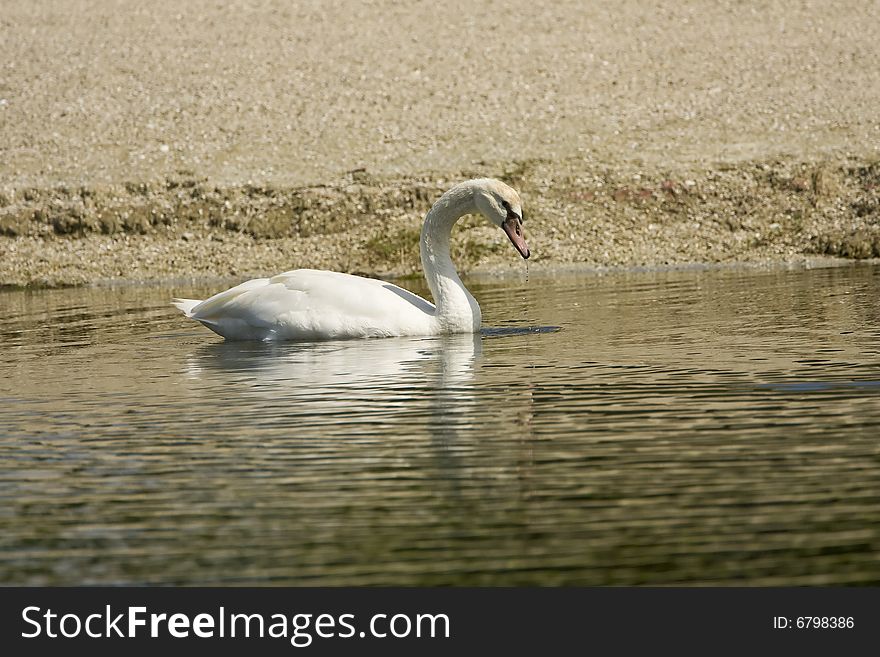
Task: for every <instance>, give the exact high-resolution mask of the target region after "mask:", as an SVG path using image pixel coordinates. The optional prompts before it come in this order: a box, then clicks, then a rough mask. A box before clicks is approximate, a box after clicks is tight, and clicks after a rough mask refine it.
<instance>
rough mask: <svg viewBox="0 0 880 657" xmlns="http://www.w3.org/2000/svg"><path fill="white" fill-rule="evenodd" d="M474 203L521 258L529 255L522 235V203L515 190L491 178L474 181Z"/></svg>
mask: <svg viewBox="0 0 880 657" xmlns="http://www.w3.org/2000/svg"><path fill="white" fill-rule="evenodd" d="M474 203H475V204H476V206H477V210H479V212H480V214H482V215H483V216H484V217H486V218H487V219H488V220H489V221H491V222H492V223H493V224H495V225H496V226H498V227H499V228H500V229H501V230H503V231H504V233H505V234H506V235H507V237H508V239H510V241H511V243H512V244H513V246H514V247H516V250H517V251H519V254H520V255H521V256H522V257H523V258H526V259H527V258H528V257H529V256H530V255H531V251H529V245H528V244H526V239H525V236H524V234H523V210H522V201H521V200H520V198H519V194H517V193H516V190H515V189H513V188H512V187H510V186H509V185H506V184H504V183H503V182H501V181H500V180H494V179H492V178H484V179H483V180H475V181H474Z"/></svg>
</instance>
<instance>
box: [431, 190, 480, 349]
mask: <svg viewBox="0 0 880 657" xmlns="http://www.w3.org/2000/svg"><path fill="white" fill-rule="evenodd" d="M476 209H477V208H476V204H475V203H474V192H473V189H472V188H471V186H470V185H468V184H466V183H465V184H460V185H456V186H455V187H453V188H452V189H450V190H449V191H448V192H446V193H445V194H444V195H443V196H441V197H440V198H439V200H438V201H437V202H436V203H435V204H434V206H433V207H432V208H431V209H430V210H429V211H428V214H427V215H425V222H424V223H423V224H422V237H421V256H422V268H423V269H424V270H425V279H426V280H427V282H428V287H429V288H430V289H431V294H432V295H433V297H434V304H435V306H436V312H435V316H436V318H437V321H438V322H439V323H440V328H441V330H443V331H448V332H462V331H478V330H479V328H480V321H481V317H480V306H479V305H478V304H477V302H476V300H475V299H474V298H473V296H471V294H470V292H468V291H467V288H466V287H465V286H464V283H462V282H461V279H460V278H459V277H458V272H456V271H455V265H453V264H452V258H450V256H449V238H450V234H451V233H452V227H453V226H454V225H455V222H456V221H458V220H459V219H460V218H461V217H463V216H464V215H466V214H469V213H471V212H474V211H476Z"/></svg>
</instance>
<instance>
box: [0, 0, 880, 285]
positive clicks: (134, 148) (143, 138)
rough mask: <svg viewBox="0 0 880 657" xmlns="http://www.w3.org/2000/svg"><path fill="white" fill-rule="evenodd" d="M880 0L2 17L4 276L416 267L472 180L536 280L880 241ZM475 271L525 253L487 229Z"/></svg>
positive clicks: (0, 220) (32, 279)
mask: <svg viewBox="0 0 880 657" xmlns="http://www.w3.org/2000/svg"><path fill="white" fill-rule="evenodd" d="M878 15H880V5H878V3H876V2H837V3H820V2H812V3H810V2H801V3H793V2H773V1H770V2H760V3H758V2H754V3H752V2H714V1H691V2H650V3H649V2H636V1H634V0H625V1H622V2H589V3H587V2H546V3H542V2H536V1H535V0H530V1H528V2H526V1H519V0H512V1H509V2H484V3H473V2H446V3H436V2H430V3H429V2H406V3H400V2H384V1H376V2H353V1H352V2H324V1H321V2H297V3H290V2H284V1H281V0H277V1H262V2H258V1H257V0H253V1H243V0H242V1H239V2H219V1H214V2H208V1H206V0H191V1H189V2H186V3H182V2H171V1H166V0H157V1H155V2H150V3H141V2H133V1H132V2H127V1H124V0H123V1H110V0H91V1H86V0H69V1H68V2H64V3H59V2H51V1H49V0H36V1H32V2H27V3H13V2H6V3H3V7H2V11H0V235H2V236H0V284H5V285H64V284H82V283H90V282H95V281H99V280H106V279H126V280H155V279H161V278H169V277H188V276H230V275H232V276H244V275H248V274H251V273H267V272H271V271H277V270H279V269H289V268H292V267H299V266H314V267H333V268H341V269H345V270H346V271H359V272H364V273H387V274H389V275H390V274H407V273H412V272H414V271H416V270H417V268H418V263H417V251H418V250H417V246H416V244H415V242H414V239H413V237H414V233H415V231H417V229H418V222H419V220H420V217H421V215H422V213H423V212H424V210H425V209H426V208H427V207H428V206H429V205H430V202H431V201H432V200H433V199H434V198H435V197H436V195H438V194H439V193H440V192H442V190H443V189H445V188H446V187H448V186H449V185H451V184H452V183H453V182H455V181H457V180H460V179H462V178H465V177H469V176H483V175H488V176H496V177H501V178H503V179H506V180H508V181H509V182H511V183H513V184H515V185H516V186H517V187H518V189H520V191H521V192H522V194H523V197H524V201H525V203H526V208H527V214H528V216H529V220H528V222H527V224H526V230H527V234H528V237H529V241H530V244H531V246H532V251H533V253H534V254H535V256H534V266H535V267H536V268H538V269H539V268H541V267H545V268H552V267H554V266H568V265H572V266H578V265H583V266H589V267H603V266H632V265H646V266H652V265H670V264H676V263H688V262H792V261H800V260H805V259H808V258H812V257H813V256H815V255H823V254H827V255H832V256H839V257H845V258H868V257H878V256H880V236H878V231H880V227H878V225H880V165H878V162H880V67H878V66H877V62H878V61H880V21H878V20H877V19H876V17H877V16H878ZM457 242H458V246H457V248H458V250H459V253H458V254H457V256H458V258H459V261H460V263H461V266H462V267H463V268H464V269H467V270H470V271H481V270H486V271H494V270H498V269H504V268H511V267H520V266H521V263H518V262H516V255H515V253H514V252H513V250H512V249H510V248H509V245H506V244H505V243H504V238H503V235H500V233H499V234H497V235H496V234H495V233H494V232H492V231H491V230H490V229H488V228H486V227H484V226H482V224H479V222H468V224H467V225H466V226H465V227H464V230H463V231H462V232H461V235H460V236H459V238H458V240H457Z"/></svg>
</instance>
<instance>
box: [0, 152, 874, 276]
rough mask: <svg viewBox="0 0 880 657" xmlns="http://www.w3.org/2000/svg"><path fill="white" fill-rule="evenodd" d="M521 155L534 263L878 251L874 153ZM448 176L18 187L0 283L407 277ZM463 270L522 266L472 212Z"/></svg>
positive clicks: (1, 252) (515, 176) (2, 247)
mask: <svg viewBox="0 0 880 657" xmlns="http://www.w3.org/2000/svg"><path fill="white" fill-rule="evenodd" d="M561 170H563V171H564V170H566V167H565V165H564V163H560V162H546V161H532V162H527V163H520V164H519V165H518V166H516V167H514V168H512V169H509V170H506V171H495V172H490V173H492V174H493V175H498V176H500V177H503V178H506V179H507V180H508V181H510V182H511V183H512V184H514V185H515V186H516V187H517V188H518V189H520V190H521V192H522V195H523V198H524V203H525V207H526V216H527V221H526V233H527V236H528V239H529V242H530V244H531V245H532V250H533V254H534V255H533V258H532V260H531V261H530V264H531V265H532V266H533V267H536V268H549V267H558V266H566V265H580V266H587V267H615V266H658V265H661V266H662V265H672V264H681V263H692V262H704V263H726V262H783V261H785V262H791V261H797V260H799V259H803V258H805V257H810V256H817V255H830V256H838V257H845V258H856V259H861V258H871V257H880V222H878V218H880V163H866V162H858V161H839V162H835V163H830V162H827V161H825V162H819V163H796V164H792V163H784V162H783V163H780V162H775V163H767V162H763V163H744V164H743V163H741V164H740V165H737V166H728V167H724V168H719V169H715V170H711V171H703V172H699V171H690V172H687V173H683V172H681V171H679V172H677V173H673V172H670V171H665V172H657V171H654V172H649V171H645V170H639V171H636V170H633V169H629V170H621V169H616V170H611V169H610V168H607V167H606V168H605V169H604V170H594V171H587V172H583V171H582V172H579V173H575V172H571V171H570V172H568V173H565V174H562V175H560V173H559V172H560V171H561ZM481 173H485V171H464V172H458V174H457V175H455V176H452V177H451V178H446V177H444V178H439V177H431V176H425V177H422V178H419V179H391V178H382V177H377V176H370V175H368V174H366V173H364V172H355V173H353V174H351V175H350V176H349V177H348V179H347V180H346V181H343V182H340V183H339V184H337V185H328V186H323V187H303V188H286V187H280V186H271V185H263V186H255V185H245V186H240V187H238V186H236V187H220V186H216V185H212V184H210V183H209V182H208V181H206V180H204V179H202V180H200V179H197V178H194V177H186V176H184V177H177V178H174V179H169V180H164V181H158V182H154V183H138V184H134V183H131V184H128V185H118V186H106V187H94V188H70V187H58V188H54V189H50V190H45V189H36V188H34V189H26V190H20V191H16V192H15V193H14V194H13V195H7V196H5V197H3V198H2V199H0V202H2V203H5V205H4V207H2V208H0V230H2V231H4V232H5V234H6V237H4V238H0V263H2V264H0V283H2V284H5V285H36V286H55V285H69V284H83V283H90V282H95V281H98V280H112V279H126V280H149V279H157V278H173V277H206V276H207V277H220V276H222V277H228V276H246V275H251V274H254V275H256V274H266V273H272V272H278V271H283V270H286V269H291V268H296V267H318V268H330V269H339V270H343V271H349V272H364V273H371V274H376V273H378V274H384V275H407V274H412V273H416V272H418V271H419V270H420V266H419V261H418V244H417V242H418V235H419V227H420V224H421V219H422V217H423V215H424V213H425V211H426V210H427V209H428V208H429V207H430V204H431V203H432V202H433V200H434V199H436V198H437V196H439V194H441V193H442V191H443V190H444V189H445V188H446V187H448V186H449V185H450V184H451V181H452V180H457V179H461V178H466V177H469V176H474V175H481ZM460 225H461V228H460V230H458V231H457V233H456V236H455V239H454V253H453V257H454V258H455V259H456V261H457V262H458V263H459V265H460V267H461V268H462V269H463V270H466V271H490V270H499V269H509V268H512V267H514V268H518V267H520V266H521V264H520V263H519V259H518V258H517V257H516V254H515V252H514V251H513V249H511V248H510V247H509V244H507V242H506V240H505V239H504V236H503V235H502V234H501V233H500V232H499V231H497V230H495V229H494V228H491V227H489V226H488V225H487V224H486V223H485V222H484V221H482V220H480V219H477V218H468V219H465V220H463V221H462V222H460Z"/></svg>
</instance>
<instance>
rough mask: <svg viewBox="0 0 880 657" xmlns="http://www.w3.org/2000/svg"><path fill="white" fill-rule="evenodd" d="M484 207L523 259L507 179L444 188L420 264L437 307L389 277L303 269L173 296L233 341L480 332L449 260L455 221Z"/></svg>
mask: <svg viewBox="0 0 880 657" xmlns="http://www.w3.org/2000/svg"><path fill="white" fill-rule="evenodd" d="M473 211H479V212H480V213H481V214H483V215H485V216H486V217H487V218H488V219H489V220H490V221H492V222H493V223H495V224H496V225H498V226H499V227H501V228H503V229H504V231H505V232H506V233H507V235H508V236H509V237H510V239H511V241H512V242H513V244H514V246H516V248H517V250H519V252H520V254H521V255H522V256H523V257H524V258H528V257H529V249H528V246H526V243H525V240H524V239H523V237H522V223H521V221H522V209H521V204H520V200H519V196H518V195H517V193H516V192H515V191H514V190H513V189H511V188H510V187H508V186H507V185H505V184H504V183H502V182H500V181H497V180H491V179H481V180H471V181H467V182H464V183H461V184H459V185H456V186H455V187H453V188H452V189H451V190H449V191H448V192H446V194H444V195H443V196H442V197H441V198H440V200H438V201H437V203H435V204H434V206H433V207H432V208H431V210H430V211H429V212H428V214H427V216H426V217H425V222H424V225H423V227H422V234H421V240H420V243H421V257H422V266H423V268H424V270H425V277H426V279H427V282H428V286H429V288H430V289H431V292H432V294H433V296H434V299H435V300H436V302H437V305H436V306H435V305H434V304H432V303H430V302H428V301H426V300H425V299H423V298H421V297H419V296H418V295H415V294H413V293H412V292H409V291H407V290H404V289H403V288H401V287H399V286H397V285H394V284H393V283H387V282H385V281H381V280H376V279H372V278H364V277H362V276H352V275H351V274H343V273H339V272H332V271H317V270H314V269H297V270H294V271H288V272H285V273H283V274H278V275H277V276H273V277H272V278H257V279H253V280H250V281H246V282H244V283H242V284H240V285H236V286H235V287H233V288H230V289H229V290H226V291H224V292H220V293H219V294H215V295H214V296H212V297H210V298H208V299H206V300H204V301H199V300H195V299H175V300H174V301H173V304H174V305H175V306H176V307H177V308H179V309H180V310H181V311H183V313H184V314H185V315H186V316H187V317H190V318H192V319H195V320H197V321H199V322H201V323H202V324H204V325H205V326H207V327H208V328H209V329H211V330H212V331H214V332H215V333H218V334H219V335H222V336H224V337H225V338H227V339H230V340H301V341H306V340H333V339H342V338H373V337H389V336H402V335H436V334H441V333H470V332H476V331H479V329H480V323H481V313H480V307H479V304H477V302H476V300H474V298H473V297H472V296H471V294H470V292H468V291H467V289H466V288H465V287H464V284H463V283H462V282H461V279H460V278H459V277H458V274H457V273H456V271H455V267H454V266H453V264H452V260H451V259H450V257H449V237H450V232H451V230H452V226H453V225H454V224H455V222H456V221H457V220H458V219H459V218H460V217H461V216H463V215H465V214H468V213H469V212H473Z"/></svg>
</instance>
